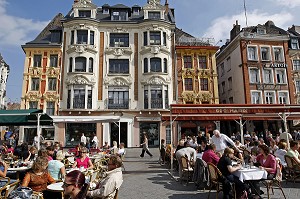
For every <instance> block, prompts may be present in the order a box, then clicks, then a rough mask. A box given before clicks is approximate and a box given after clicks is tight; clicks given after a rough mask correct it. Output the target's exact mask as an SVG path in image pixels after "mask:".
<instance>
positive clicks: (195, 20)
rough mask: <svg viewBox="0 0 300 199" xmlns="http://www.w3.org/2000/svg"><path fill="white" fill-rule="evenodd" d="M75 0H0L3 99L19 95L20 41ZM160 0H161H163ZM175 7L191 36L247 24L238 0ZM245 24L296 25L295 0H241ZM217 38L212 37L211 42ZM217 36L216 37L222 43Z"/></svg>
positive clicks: (177, 0)
mask: <svg viewBox="0 0 300 199" xmlns="http://www.w3.org/2000/svg"><path fill="white" fill-rule="evenodd" d="M73 1H74V0H0V24H1V31H0V53H1V54H2V56H3V57H4V60H5V61H6V63H7V64H9V65H10V75H9V79H8V84H7V98H8V101H13V102H16V101H20V97H21V95H22V90H21V87H22V79H23V71H24V61H25V60H24V59H25V55H24V52H23V50H22V49H21V45H22V44H25V43H26V42H28V41H31V40H33V39H34V38H35V37H36V36H37V35H38V33H39V32H40V31H41V30H42V29H43V28H44V27H45V26H46V25H47V23H48V22H49V21H50V20H51V19H52V18H53V17H54V16H55V15H56V14H57V13H62V14H63V15H66V14H67V13H68V11H69V10H70V9H71V8H72V4H73ZM146 2H147V0H93V3H94V4H96V5H98V6H102V5H103V4H105V3H108V4H109V5H115V4H117V3H122V4H124V5H127V6H132V5H135V4H138V5H140V6H143V5H145V4H146ZM164 2H165V0H161V3H162V4H164ZM169 4H170V7H173V8H175V15H176V16H175V17H176V24H177V27H179V28H182V29H183V30H185V31H186V32H188V33H190V34H192V35H194V36H196V37H209V38H214V39H215V41H219V40H220V39H222V40H223V42H224V41H226V39H228V38H229V31H230V30H231V28H232V25H233V24H234V23H235V21H236V20H238V21H239V24H241V26H242V27H245V26H246V23H245V21H246V20H245V13H244V2H243V0H209V1H208V0H169ZM246 7H247V19H248V26H251V25H257V24H264V23H265V22H266V21H267V20H272V21H273V22H274V23H275V25H277V26H279V27H281V28H283V29H287V28H288V27H290V26H292V25H293V24H294V25H300V21H299V19H300V12H299V9H300V0H246ZM216 43H217V42H216ZM221 44H222V42H220V43H218V45H221Z"/></svg>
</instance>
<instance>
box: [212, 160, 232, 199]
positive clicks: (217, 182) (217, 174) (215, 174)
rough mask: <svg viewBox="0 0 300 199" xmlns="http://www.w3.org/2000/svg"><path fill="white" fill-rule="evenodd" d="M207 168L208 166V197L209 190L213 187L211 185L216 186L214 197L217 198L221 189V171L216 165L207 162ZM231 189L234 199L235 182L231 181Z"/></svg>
mask: <svg viewBox="0 0 300 199" xmlns="http://www.w3.org/2000/svg"><path fill="white" fill-rule="evenodd" d="M207 168H208V172H209V184H210V185H209V192H208V199H209V196H210V192H211V190H212V189H213V187H214V186H215V187H216V191H217V192H216V198H217V199H218V198H219V192H222V191H223V184H222V181H223V178H224V177H223V175H222V173H221V171H220V170H219V169H218V167H216V165H214V164H212V163H210V162H208V163H207ZM231 190H232V193H233V196H234V199H236V192H235V184H234V183H232V184H231Z"/></svg>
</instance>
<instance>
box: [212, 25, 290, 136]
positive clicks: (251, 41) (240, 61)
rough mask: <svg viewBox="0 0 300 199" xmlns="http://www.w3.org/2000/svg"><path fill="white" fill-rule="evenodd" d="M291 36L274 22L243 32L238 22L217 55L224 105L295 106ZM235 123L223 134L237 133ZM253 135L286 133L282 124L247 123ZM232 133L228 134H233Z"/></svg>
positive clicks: (221, 98) (248, 28)
mask: <svg viewBox="0 0 300 199" xmlns="http://www.w3.org/2000/svg"><path fill="white" fill-rule="evenodd" d="M288 50H289V35H288V33H287V31H285V30H283V29H281V28H279V27H277V26H275V24H274V23H273V22H272V21H267V22H266V23H265V24H263V25H260V24H259V25H257V26H251V27H246V28H243V29H242V30H241V29H240V25H239V24H238V23H237V22H236V24H234V27H233V29H232V30H231V32H230V40H229V41H228V42H227V43H226V44H225V45H224V46H223V47H222V48H221V49H220V52H219V53H218V54H217V57H216V58H217V70H218V78H219V96H220V103H222V104H294V103H295V95H294V86H293V78H292V70H291V69H292V67H291V66H292V65H291V62H290V55H289V53H288ZM234 124H235V122H233V123H231V124H229V123H227V124H226V125H224V126H223V131H227V132H228V131H230V132H231V133H235V132H236V131H237V130H236V129H235V128H234ZM244 128H245V130H248V131H249V132H253V131H264V130H270V131H272V132H274V133H275V132H279V131H281V130H282V129H283V125H282V122H281V121H273V122H271V121H269V122H268V121H259V122H254V121H247V123H246V125H245V126H244ZM230 132H228V133H230Z"/></svg>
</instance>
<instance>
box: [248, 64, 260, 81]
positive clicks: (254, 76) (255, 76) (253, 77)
mask: <svg viewBox="0 0 300 199" xmlns="http://www.w3.org/2000/svg"><path fill="white" fill-rule="evenodd" d="M249 72H250V83H259V82H260V80H259V70H258V68H250V69H249Z"/></svg>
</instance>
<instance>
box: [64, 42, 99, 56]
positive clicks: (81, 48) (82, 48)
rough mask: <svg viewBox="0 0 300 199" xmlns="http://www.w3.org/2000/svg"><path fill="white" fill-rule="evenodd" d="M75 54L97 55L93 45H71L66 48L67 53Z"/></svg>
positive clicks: (95, 47)
mask: <svg viewBox="0 0 300 199" xmlns="http://www.w3.org/2000/svg"><path fill="white" fill-rule="evenodd" d="M73 52H76V53H78V54H82V53H84V52H90V53H92V54H96V53H97V46H95V45H88V44H73V45H69V46H68V50H67V53H68V54H70V53H73Z"/></svg>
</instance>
